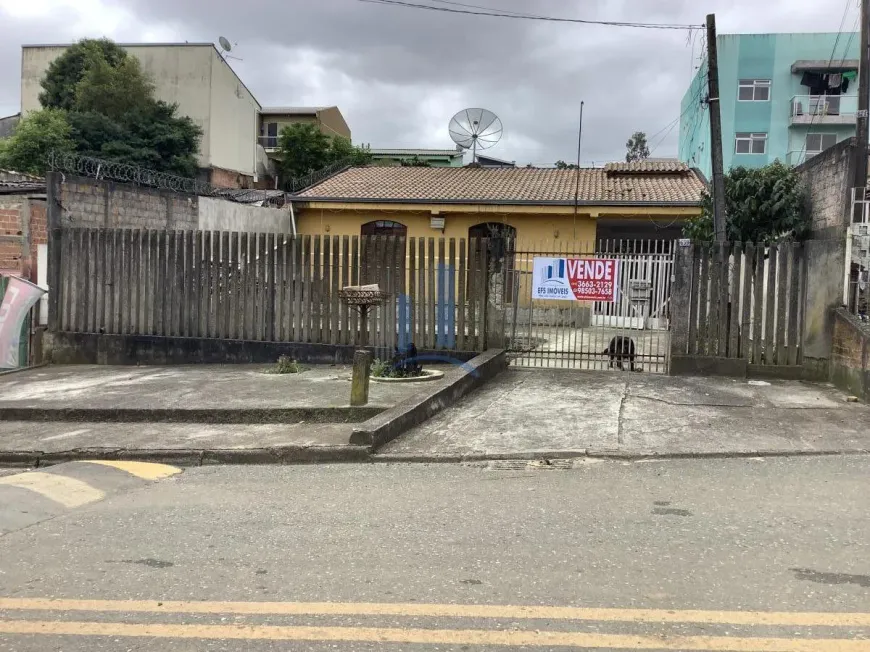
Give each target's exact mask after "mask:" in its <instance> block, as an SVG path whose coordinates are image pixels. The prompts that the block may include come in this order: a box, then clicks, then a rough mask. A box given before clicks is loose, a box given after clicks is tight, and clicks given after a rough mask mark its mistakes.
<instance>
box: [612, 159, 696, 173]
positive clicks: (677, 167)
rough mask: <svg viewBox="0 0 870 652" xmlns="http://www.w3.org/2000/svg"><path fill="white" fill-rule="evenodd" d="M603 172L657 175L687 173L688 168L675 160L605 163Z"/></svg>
mask: <svg viewBox="0 0 870 652" xmlns="http://www.w3.org/2000/svg"><path fill="white" fill-rule="evenodd" d="M604 171H605V172H611V173H613V172H618V173H622V174H657V173H660V172H688V171H689V166H688V165H686V164H685V163H683V162H682V161H677V160H676V159H656V160H650V161H632V162H631V163H626V162H623V161H618V162H616V163H607V164H606V165H605V166H604Z"/></svg>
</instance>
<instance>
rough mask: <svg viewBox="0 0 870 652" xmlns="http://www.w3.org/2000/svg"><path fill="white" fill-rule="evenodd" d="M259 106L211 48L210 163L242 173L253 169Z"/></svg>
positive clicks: (251, 173) (254, 170)
mask: <svg viewBox="0 0 870 652" xmlns="http://www.w3.org/2000/svg"><path fill="white" fill-rule="evenodd" d="M259 111H260V105H259V103H258V102H257V100H256V99H254V96H253V95H252V94H251V92H250V91H249V90H248V89H247V88H246V87H245V85H244V84H243V83H242V82H241V80H239V78H238V77H237V76H236V73H234V72H233V70H232V68H230V66H229V65H228V64H227V62H226V61H224V59H223V57H221V56H220V55H219V54H218V52H217V51H216V50H215V49H214V48H212V56H211V125H210V133H211V150H210V152H211V164H212V165H214V166H215V167H219V168H224V169H226V170H235V171H236V172H241V173H243V174H248V175H254V173H255V172H256V152H257V150H256V145H257V128H258V125H257V123H258V116H259Z"/></svg>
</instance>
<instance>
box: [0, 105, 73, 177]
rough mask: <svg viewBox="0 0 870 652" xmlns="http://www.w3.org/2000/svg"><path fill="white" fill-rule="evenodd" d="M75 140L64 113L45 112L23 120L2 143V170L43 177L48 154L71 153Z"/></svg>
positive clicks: (0, 148) (0, 158)
mask: <svg viewBox="0 0 870 652" xmlns="http://www.w3.org/2000/svg"><path fill="white" fill-rule="evenodd" d="M74 150H75V141H74V140H73V137H72V135H71V130H70V126H69V123H68V122H67V120H66V115H65V114H64V112H63V111H59V110H57V109H43V110H42V111H34V112H33V113H30V114H28V115H27V116H25V117H24V118H22V120H21V122H19V123H18V127H17V128H16V130H15V133H14V134H12V136H10V137H9V138H7V139H5V140H0V168H6V169H10V170H16V171H17V172H26V173H28V174H37V175H38V174H42V173H43V172H44V171H45V166H46V161H47V159H48V155H49V153H51V152H52V151H55V152H72V151H74Z"/></svg>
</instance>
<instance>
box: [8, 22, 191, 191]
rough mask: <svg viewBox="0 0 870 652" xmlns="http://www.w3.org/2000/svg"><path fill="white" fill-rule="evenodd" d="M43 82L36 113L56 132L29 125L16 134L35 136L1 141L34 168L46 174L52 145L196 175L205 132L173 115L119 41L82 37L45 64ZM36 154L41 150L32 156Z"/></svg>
mask: <svg viewBox="0 0 870 652" xmlns="http://www.w3.org/2000/svg"><path fill="white" fill-rule="evenodd" d="M42 88H43V91H42V93H41V94H40V96H39V99H40V102H42V104H43V106H44V107H45V110H44V111H42V112H40V113H44V114H46V117H45V118H44V119H49V118H48V116H50V120H51V124H52V126H53V127H54V130H53V131H50V132H49V134H48V135H44V134H41V133H39V131H38V130H28V131H25V133H24V135H23V136H21V138H23V139H25V140H26V141H30V140H32V141H33V142H21V143H17V144H16V143H12V144H7V145H5V146H4V150H9V149H10V147H13V146H14V147H15V148H17V151H23V152H30V154H29V155H28V156H30V158H29V159H27V160H28V163H29V164H30V169H31V171H32V172H33V173H36V174H40V173H42V172H44V170H45V163H46V161H45V158H46V155H47V153H48V152H49V151H51V149H57V150H60V151H74V152H76V153H78V154H83V155H86V156H94V157H100V158H106V159H111V160H115V161H120V162H123V163H130V164H133V165H140V166H143V167H148V168H151V169H154V170H157V171H159V172H171V173H174V174H179V175H183V176H194V175H195V174H196V172H197V158H196V157H197V152H198V150H199V141H200V138H201V137H202V130H201V129H200V128H199V127H198V126H197V125H196V124H195V123H194V122H193V121H192V120H191V119H190V118H188V117H185V116H179V115H177V110H178V107H177V106H176V105H174V104H167V103H166V102H163V101H160V100H158V99H156V98H155V97H154V84H153V83H152V81H151V79H150V78H149V77H148V76H147V75H146V74H144V73H143V71H142V68H141V65H140V63H139V60H138V59H136V58H135V57H133V56H131V55H129V54H127V52H126V51H125V50H124V49H123V48H121V47H120V46H118V45H116V44H114V43H112V42H111V41H109V40H107V39H100V40H93V39H85V40H82V41H79V42H78V43H76V44H75V45H72V46H70V47H69V48H67V49H66V50H65V51H64V53H63V54H61V55H60V56H59V57H58V58H57V59H55V60H54V61H53V62H52V63H51V65H49V67H48V71H47V72H46V75H45V77H44V78H43V80H42ZM46 112H50V113H46ZM61 123H65V124H66V128H61V127H60V124H61ZM58 130H59V131H58ZM58 133H60V134H62V136H63V137H62V138H59V139H58V142H57V143H56V144H55V146H53V147H47V146H46V145H45V143H46V139H47V138H53V137H54V136H55V135H57V134H58ZM70 143H72V145H71V146H70ZM36 152H41V153H40V154H39V155H38V157H37V158H33V157H34V156H36V154H35V153H36ZM25 158H26V157H25Z"/></svg>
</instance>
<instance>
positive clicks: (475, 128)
mask: <svg viewBox="0 0 870 652" xmlns="http://www.w3.org/2000/svg"><path fill="white" fill-rule="evenodd" d="M447 130H448V131H449V133H450V138H452V139H453V142H454V143H456V144H457V145H459V147H461V148H462V149H470V150H471V162H472V163H476V162H477V150H479V149H489V148H490V147H492V146H493V145H495V144H496V143H497V142H498V141H499V140H501V134H502V126H501V120H499V118H498V116H497V115H496V114H495V113H493V112H492V111H488V110H487V109H462V111H459V112H458V113H457V114H456V115H454V116H453V117H452V118H450V124H449V125H448V127H447Z"/></svg>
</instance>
